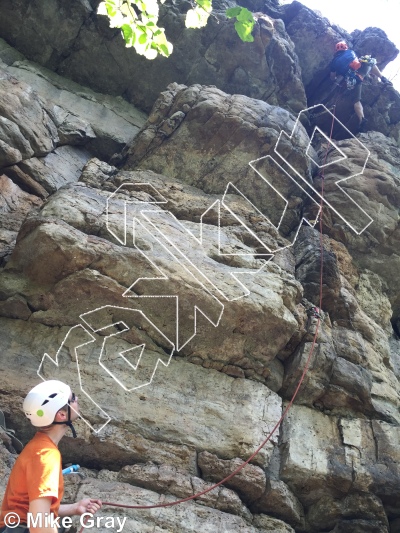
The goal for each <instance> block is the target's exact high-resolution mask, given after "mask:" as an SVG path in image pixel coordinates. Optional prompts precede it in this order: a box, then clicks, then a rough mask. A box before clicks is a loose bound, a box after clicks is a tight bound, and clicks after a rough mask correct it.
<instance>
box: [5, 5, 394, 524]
mask: <svg viewBox="0 0 400 533" xmlns="http://www.w3.org/2000/svg"><path fill="white" fill-rule="evenodd" d="M97 4H98V2H96V1H93V2H89V1H88V0H71V2H69V3H68V5H66V4H65V3H64V2H61V1H58V0H52V1H51V2H44V1H43V2H28V0H18V1H17V2H9V1H8V0H0V11H1V18H0V37H2V38H3V40H1V41H0V147H1V152H0V184H1V196H0V220H1V227H0V339H1V353H2V355H1V362H2V372H1V381H0V409H1V411H3V412H4V414H5V420H6V425H7V427H8V428H9V429H11V430H14V431H15V435H16V436H17V437H18V438H19V439H20V440H21V441H22V442H23V443H26V442H27V440H29V438H30V437H31V436H32V434H33V428H32V427H31V426H30V425H29V424H28V422H27V420H26V418H25V416H24V414H23V412H22V411H21V404H22V399H23V397H24V396H25V394H26V393H27V392H28V391H29V390H30V388H32V387H33V386H34V385H35V384H37V383H38V381H39V379H40V378H39V376H38V375H37V372H39V374H40V375H41V376H42V377H44V378H56V379H61V380H64V381H66V382H68V383H69V384H71V387H72V388H73V390H74V391H75V392H76V394H77V395H78V396H79V403H80V409H81V414H82V419H81V420H80V421H79V422H78V423H77V429H78V438H77V439H73V438H72V437H70V436H69V435H68V436H66V437H65V438H64V439H63V441H62V443H61V444H60V448H61V451H62V454H63V461H64V462H65V464H69V463H79V464H80V465H81V466H82V469H81V475H80V476H78V475H74V476H72V475H71V476H69V477H66V492H65V501H74V500H75V499H76V498H81V497H84V496H87V495H91V496H93V497H94V496H95V497H99V498H101V499H103V500H104V501H107V502H117V503H127V504H130V505H148V506H151V505H156V504H160V503H170V502H173V501H176V500H178V499H181V498H187V497H189V496H191V495H193V494H197V493H200V492H203V491H205V490H207V489H208V488H211V487H212V486H213V485H214V484H215V483H218V482H219V481H220V480H221V479H224V478H225V477H227V476H229V474H230V473H231V472H233V471H234V470H235V469H237V468H238V467H239V466H240V465H243V463H244V461H246V460H247V459H248V457H250V456H251V454H252V453H253V452H254V451H255V450H256V449H257V447H258V446H259V445H260V444H261V443H262V442H263V441H264V440H265V438H266V437H267V436H268V435H269V434H270V432H271V431H272V430H274V428H275V431H274V433H273V435H272V437H271V439H270V440H269V442H268V443H267V444H266V445H265V446H264V447H263V448H262V449H261V450H260V452H259V453H258V454H257V455H256V456H255V457H254V458H253V459H252V461H251V462H250V463H249V464H247V465H246V466H244V468H243V469H242V470H240V472H239V473H238V474H237V475H235V476H234V477H232V478H231V479H229V480H228V481H227V482H226V483H224V484H223V485H221V486H218V487H217V488H213V489H212V490H211V491H210V492H206V493H205V494H203V495H202V496H201V497H199V498H197V499H195V500H192V501H188V502H186V503H183V504H180V505H178V506H171V507H165V508H163V509H161V510H160V509H149V510H134V509H130V510H122V511H121V510H118V509H116V508H112V507H105V508H104V509H103V510H102V511H101V514H103V515H104V516H106V515H107V516H122V515H123V516H126V517H127V521H126V524H125V528H124V531H125V532H127V533H130V532H132V533H134V532H135V533H145V532H150V531H157V532H160V533H161V532H164V533H167V532H174V533H176V532H182V533H184V532H190V531H198V532H213V533H214V532H217V531H218V532H221V533H222V532H232V533H233V532H242V533H264V532H275V533H280V532H282V533H284V532H285V533H289V532H293V531H296V532H304V533H309V532H310V533H316V532H323V531H326V532H331V533H346V532H352V533H358V532H359V533H375V532H376V533H378V532H379V533H383V532H387V533H396V532H399V531H400V509H399V505H398V502H399V498H400V466H399V465H400V410H399V407H400V396H399V394H400V382H399V380H400V295H399V290H398V285H399V272H400V255H399V249H400V224H399V220H400V219H399V206H400V186H399V180H400V172H399V168H400V167H399V165H400V136H399V131H400V114H399V109H400V105H399V104H400V95H399V93H397V91H395V90H394V89H393V88H383V87H382V86H381V85H379V84H378V83H376V82H373V81H366V82H365V87H364V90H363V103H364V107H365V113H366V116H367V118H368V120H369V122H368V123H369V131H368V132H367V133H362V134H358V133H357V128H356V126H355V124H354V118H352V104H351V101H350V96H349V95H348V94H347V93H344V94H343V95H342V96H341V98H340V100H339V101H338V103H337V106H336V116H337V117H338V119H339V120H340V122H338V121H336V122H335V123H334V129H333V138H332V139H331V140H330V139H329V132H330V127H331V123H332V120H334V118H333V116H332V114H331V113H330V112H328V111H326V110H324V109H323V108H322V107H315V106H318V104H319V103H320V102H321V100H323V98H325V97H326V95H327V94H328V93H329V91H330V90H331V87H330V84H329V81H328V78H329V68H328V64H329V61H330V58H331V56H332V49H333V47H334V44H335V42H336V41H337V40H339V39H342V38H345V39H346V40H348V41H349V43H351V45H352V46H353V47H354V49H355V50H356V51H357V53H359V54H362V53H371V54H372V55H374V56H375V57H376V58H377V60H378V65H379V66H380V68H384V66H385V65H387V64H388V62H390V61H391V60H393V59H394V57H395V56H396V54H397V53H398V51H397V50H396V48H395V46H394V45H393V43H391V42H390V41H389V40H388V39H387V37H386V35H385V34H384V33H383V32H382V31H381V30H379V29H377V28H368V29H366V30H364V31H356V32H354V33H353V34H351V35H349V34H347V33H346V32H344V31H343V30H342V29H341V28H339V27H336V26H333V25H331V24H330V23H329V21H328V20H327V19H324V18H322V17H321V16H319V15H318V14H316V13H314V12H313V11H311V10H310V9H308V8H306V7H305V6H303V5H302V4H301V3H300V2H296V1H295V2H293V3H292V4H290V5H285V6H280V5H279V2H277V1H273V0H270V1H269V2H266V4H265V5H264V3H257V2H255V1H250V0H246V2H245V5H247V7H248V8H249V9H252V10H253V11H254V12H255V13H256V15H255V16H256V19H257V23H256V25H255V29H254V36H255V40H254V42H253V43H251V44H244V43H241V42H240V41H239V39H238V38H237V36H236V34H235V31H234V28H233V25H232V22H231V21H229V20H227V19H225V17H224V15H223V7H224V4H223V3H222V2H221V3H217V5H216V12H215V17H214V18H212V20H211V21H210V23H209V25H208V26H207V28H205V29H204V30H201V31H194V30H184V24H183V12H184V10H185V5H184V3H180V2H174V3H172V2H171V3H169V4H168V5H166V6H165V8H164V12H163V23H164V24H165V27H166V29H167V33H169V34H170V38H171V40H173V42H174V46H175V51H174V53H173V55H172V56H171V58H169V59H157V60H155V61H154V62H149V61H147V60H144V59H143V58H140V57H138V56H137V55H136V54H135V53H134V52H133V51H132V50H128V49H125V48H124V45H123V42H122V39H121V37H120V35H119V34H118V32H116V31H115V30H111V29H110V28H108V27H107V23H106V21H105V20H103V19H102V18H101V17H98V16H96V14H95V12H96V6H97ZM313 106H314V107H313ZM310 107H313V109H312V110H308V108H310ZM316 126H317V128H316ZM338 181H340V186H338V184H337V182H338ZM322 198H323V201H322V200H321V199H322ZM321 201H322V204H321ZM321 205H323V209H322V214H321ZM320 218H322V221H321V223H319V219H320ZM320 229H321V231H320ZM321 268H322V278H321ZM320 295H322V308H321V309H320V310H319V312H317V313H316V312H315V307H319V302H320ZM45 354H46V355H45ZM310 354H311V358H310ZM305 369H306V370H307V372H306V374H305V377H304V381H303V382H302V385H301V387H300V389H299V391H298V393H297V395H296V399H295V402H294V404H293V405H292V406H291V408H290V409H289V411H288V413H287V415H286V416H285V418H284V419H283V421H282V422H281V423H280V418H281V416H282V413H283V412H284V411H285V409H286V407H287V406H288V404H289V402H291V399H292V396H293V394H294V392H295V391H296V389H297V386H298V384H299V380H300V379H301V378H302V374H303V371H304V370H305ZM0 437H1V441H2V445H1V446H0V495H2V494H3V491H4V489H5V485H6V482H7V478H8V475H9V472H10V469H11V468H12V465H13V463H14V461H15V458H16V454H17V451H16V449H15V446H16V444H15V441H13V434H12V433H10V432H9V431H8V432H7V431H6V430H5V428H0ZM76 525H77V524H75V526H76ZM98 530H99V531H104V532H105V531H107V530H108V529H107V528H106V527H105V526H104V524H103V526H102V527H99V529H98Z"/></svg>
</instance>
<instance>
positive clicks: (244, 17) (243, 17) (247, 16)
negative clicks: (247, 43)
mask: <svg viewBox="0 0 400 533" xmlns="http://www.w3.org/2000/svg"><path fill="white" fill-rule="evenodd" d="M236 18H237V20H238V21H239V22H246V21H249V22H250V21H252V20H254V18H253V13H252V12H251V11H249V10H248V9H246V8H245V7H242V8H241V10H240V13H239V15H238V16H237V17H236Z"/></svg>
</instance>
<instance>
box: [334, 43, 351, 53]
mask: <svg viewBox="0 0 400 533" xmlns="http://www.w3.org/2000/svg"><path fill="white" fill-rule="evenodd" d="M335 48H336V52H339V51H340V50H348V49H349V47H348V46H347V44H346V43H345V42H344V41H339V42H338V43H336V47H335Z"/></svg>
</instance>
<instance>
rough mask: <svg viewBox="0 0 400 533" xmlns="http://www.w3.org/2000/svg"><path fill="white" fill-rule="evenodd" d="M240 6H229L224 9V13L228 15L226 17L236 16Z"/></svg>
mask: <svg viewBox="0 0 400 533" xmlns="http://www.w3.org/2000/svg"><path fill="white" fill-rule="evenodd" d="M241 10H242V8H241V7H239V6H238V7H231V8H230V9H227V10H226V13H225V15H226V16H227V17H228V18H230V19H231V18H233V17H237V15H239V13H240V12H241Z"/></svg>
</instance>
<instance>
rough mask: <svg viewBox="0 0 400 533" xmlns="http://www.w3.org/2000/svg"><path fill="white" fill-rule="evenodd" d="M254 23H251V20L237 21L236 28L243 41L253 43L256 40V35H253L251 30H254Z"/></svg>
mask: <svg viewBox="0 0 400 533" xmlns="http://www.w3.org/2000/svg"><path fill="white" fill-rule="evenodd" d="M253 26H254V23H253V24H251V23H249V22H247V23H243V22H238V21H237V22H235V29H236V32H237V34H238V35H239V37H240V38H241V39H242V41H244V42H247V43H252V42H253V41H254V37H253V36H252V34H251V32H252V30H253Z"/></svg>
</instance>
